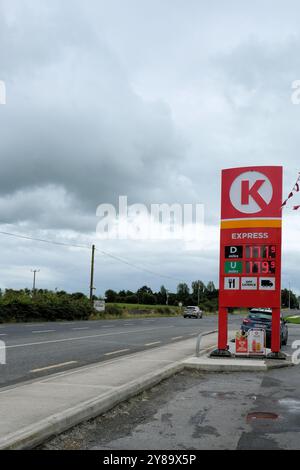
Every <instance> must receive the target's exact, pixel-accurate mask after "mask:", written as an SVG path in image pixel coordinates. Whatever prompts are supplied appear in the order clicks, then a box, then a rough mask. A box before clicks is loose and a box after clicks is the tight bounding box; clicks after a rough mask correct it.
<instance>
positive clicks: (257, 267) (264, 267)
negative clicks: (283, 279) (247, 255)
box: [246, 261, 276, 274]
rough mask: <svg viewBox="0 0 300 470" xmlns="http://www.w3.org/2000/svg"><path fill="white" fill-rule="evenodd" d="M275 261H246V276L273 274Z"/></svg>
mask: <svg viewBox="0 0 300 470" xmlns="http://www.w3.org/2000/svg"><path fill="white" fill-rule="evenodd" d="M275 270H276V264H275V261H246V273H247V274H274V273H275Z"/></svg>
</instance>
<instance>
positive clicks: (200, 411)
mask: <svg viewBox="0 0 300 470" xmlns="http://www.w3.org/2000/svg"><path fill="white" fill-rule="evenodd" d="M299 333H300V328H299V327H295V328H293V330H292V331H291V338H293V339H296V337H297V336H298V338H300V335H299ZM286 349H287V351H288V352H292V350H291V347H290V346H288V348H286ZM41 448H42V449H104V450H110V449H112V450H115V449H120V450H123V449H131V450H136V449H147V450H149V449H157V450H159V449H170V450H173V449H189V450H194V449H213V450H214V449H299V448H300V367H299V366H293V367H288V368H282V369H273V370H269V371H266V372H259V373H257V372H256V373H255V372H251V373H250V372H235V373H199V372H196V371H195V372H188V371H185V372H183V373H181V374H178V375H176V376H174V377H172V378H170V379H168V380H166V381H164V382H162V383H161V384H160V385H158V386H156V387H154V388H152V389H151V390H149V391H147V392H144V393H143V394H141V395H139V396H138V397H135V398H133V399H132V400H130V401H128V402H126V403H123V404H121V405H119V406H118V407H116V408H114V409H113V410H111V411H110V412H108V413H106V414H104V415H102V416H100V417H98V418H96V419H94V420H91V421H89V422H87V423H83V424H82V425H80V426H77V427H76V428H74V429H73V430H71V431H69V432H66V433H64V434H62V435H60V436H58V437H56V438H54V439H52V440H51V441H49V442H48V443H46V444H44V445H43V446H42V447H41Z"/></svg>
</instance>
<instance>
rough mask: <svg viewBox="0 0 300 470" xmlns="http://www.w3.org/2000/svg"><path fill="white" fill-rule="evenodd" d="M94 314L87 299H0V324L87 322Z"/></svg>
mask: <svg viewBox="0 0 300 470" xmlns="http://www.w3.org/2000/svg"><path fill="white" fill-rule="evenodd" d="M93 312H94V310H93V308H92V306H91V304H90V302H89V300H88V299H87V298H82V299H74V298H72V297H71V296H65V297H64V296H63V297H60V296H56V295H53V296H49V295H47V296H39V297H36V298H31V297H30V296H23V297H19V298H18V297H16V298H11V299H9V298H8V299H0V323H5V322H29V321H36V320H46V321H56V320H87V319H88V318H89V316H90V315H91V314H92V313H93Z"/></svg>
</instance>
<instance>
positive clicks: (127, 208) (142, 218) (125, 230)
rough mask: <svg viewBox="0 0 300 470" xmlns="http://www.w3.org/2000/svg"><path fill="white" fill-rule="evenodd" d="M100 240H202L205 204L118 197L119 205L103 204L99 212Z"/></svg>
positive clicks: (98, 230) (97, 230) (98, 229)
mask: <svg viewBox="0 0 300 470" xmlns="http://www.w3.org/2000/svg"><path fill="white" fill-rule="evenodd" d="M96 215H97V217H100V221H99V222H98V224H97V229H96V232H97V235H98V237H100V238H101V239H110V240H114V239H119V240H126V239H131V240H184V241H199V240H200V239H201V236H202V235H203V231H204V205H203V204H178V203H174V204H166V203H163V204H151V205H150V209H148V207H147V206H146V205H145V204H132V205H128V199H127V196H119V205H118V208H116V207H115V206H114V205H113V204H100V205H99V206H98V208H97V211H96Z"/></svg>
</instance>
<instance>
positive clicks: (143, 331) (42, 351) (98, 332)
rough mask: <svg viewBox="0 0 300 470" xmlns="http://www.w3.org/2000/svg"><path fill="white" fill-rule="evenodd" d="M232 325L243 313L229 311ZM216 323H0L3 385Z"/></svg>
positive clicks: (141, 347) (153, 344)
mask: <svg viewBox="0 0 300 470" xmlns="http://www.w3.org/2000/svg"><path fill="white" fill-rule="evenodd" d="M229 324H230V325H233V324H235V325H236V326H237V327H238V326H239V324H240V317H239V316H236V315H235V316H229ZM216 327H217V317H216V316H211V317H204V318H203V319H184V318H182V317H171V318H149V319H130V320H101V321H78V322H65V323H64V322H62V323H58V322H57V323H39V324H38V323H31V324H26V323H25V324H5V325H0V341H4V342H5V344H6V365H0V387H3V386H7V385H11V384H15V383H17V382H21V381H26V380H31V379H35V378H37V377H41V376H45V375H49V374H51V373H54V372H55V373H56V372H60V371H63V370H67V369H71V368H74V367H79V366H83V365H86V364H90V363H94V362H100V361H105V360H109V359H111V358H115V357H118V356H120V355H124V354H130V353H134V352H137V351H142V350H145V349H150V348H154V347H158V346H162V345H164V344H167V343H172V342H175V341H180V340H183V339H187V338H191V337H192V336H195V337H196V336H197V335H198V334H199V333H200V332H203V331H207V330H211V329H215V328H216Z"/></svg>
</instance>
